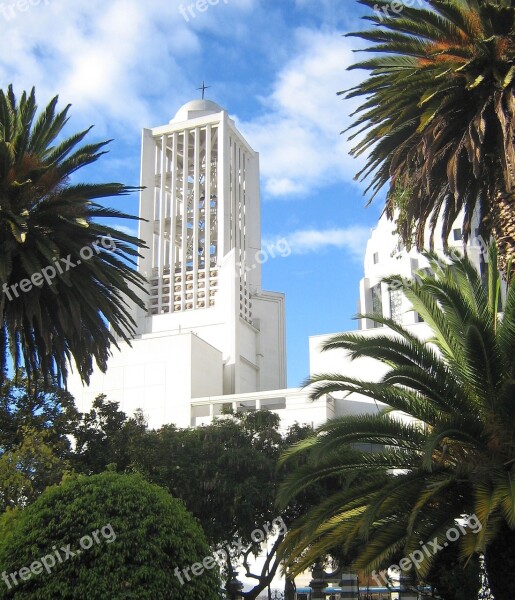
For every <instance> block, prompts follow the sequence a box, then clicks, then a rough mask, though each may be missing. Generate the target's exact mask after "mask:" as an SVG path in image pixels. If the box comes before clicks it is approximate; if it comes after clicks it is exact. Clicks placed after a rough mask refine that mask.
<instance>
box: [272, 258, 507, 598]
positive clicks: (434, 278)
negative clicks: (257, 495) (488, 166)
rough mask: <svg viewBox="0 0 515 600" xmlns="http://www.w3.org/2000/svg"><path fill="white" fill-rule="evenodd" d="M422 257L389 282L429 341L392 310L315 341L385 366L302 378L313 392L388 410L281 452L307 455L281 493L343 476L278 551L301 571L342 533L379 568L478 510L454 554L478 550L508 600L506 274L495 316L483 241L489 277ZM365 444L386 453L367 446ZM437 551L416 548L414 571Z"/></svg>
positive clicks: (340, 423) (496, 282)
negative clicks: (365, 400) (420, 554)
mask: <svg viewBox="0 0 515 600" xmlns="http://www.w3.org/2000/svg"><path fill="white" fill-rule="evenodd" d="M428 258H429V260H430V265H431V269H432V274H424V273H419V274H418V275H417V278H415V279H404V278H402V277H391V278H388V279H387V282H388V283H389V284H390V285H391V286H395V287H396V288H397V289H400V290H402V292H403V293H404V294H405V295H406V297H407V299H408V300H409V301H410V303H411V304H412V306H413V309H414V310H416V311H417V312H418V313H419V314H420V315H421V316H422V318H423V319H424V322H425V323H426V325H427V326H428V327H429V328H430V329H431V333H432V336H431V339H429V340H427V341H421V340H420V339H419V338H418V337H417V336H416V335H415V334H413V333H412V332H411V331H410V330H408V329H406V328H405V327H403V326H402V325H399V324H398V323H396V322H395V321H394V320H392V319H386V318H383V317H381V316H378V315H368V316H367V318H370V319H373V320H375V321H376V322H378V323H380V324H382V325H386V326H388V328H389V329H388V330H383V331H381V330H378V331H377V333H376V334H375V335H367V336H364V335H362V334H361V333H344V334H339V335H337V336H334V337H333V338H332V339H330V340H329V341H328V342H327V343H326V344H325V350H331V349H333V348H336V349H344V350H345V351H347V352H348V353H349V355H350V357H351V358H352V359H357V358H360V357H366V358H368V359H375V360H378V361H380V362H381V363H383V365H384V366H385V367H386V374H385V375H384V376H383V377H382V379H381V380H380V381H365V380H362V379H358V378H355V377H350V376H346V375H339V374H336V373H327V374H320V375H317V376H314V377H313V378H312V379H311V380H310V383H311V384H312V386H313V387H312V388H311V390H312V397H313V398H319V397H321V396H323V395H324V394H326V393H332V394H334V393H341V392H343V393H349V392H352V393H357V394H360V395H364V396H367V397H369V398H373V399H374V400H377V401H380V402H383V403H384V404H385V405H386V408H385V410H384V411H382V412H381V413H378V414H373V415H359V416H350V417H341V418H337V419H334V420H331V421H329V422H328V423H327V424H325V425H323V426H321V427H320V428H319V429H318V431H317V432H316V433H315V434H314V435H313V436H312V437H311V438H310V439H308V440H306V441H303V442H301V443H299V444H297V445H296V446H294V447H293V449H291V450H290V451H289V452H288V454H287V455H286V456H285V460H286V461H288V459H290V460H291V459H295V460H297V457H298V456H299V455H301V456H302V455H306V456H307V462H306V464H305V465H304V466H302V467H301V468H299V469H298V470H297V472H296V473H294V474H293V475H292V476H290V477H288V478H287V479H286V482H285V484H284V486H283V487H282V489H281V493H280V498H281V500H282V501H283V502H288V501H290V500H291V498H292V497H295V495H296V494H297V493H298V492H299V491H302V490H304V489H309V487H310V486H311V485H318V484H319V482H320V480H323V479H325V478H327V477H329V476H331V477H335V476H338V477H341V478H342V480H343V481H344V485H343V486H338V487H336V488H334V490H333V492H332V493H331V494H330V495H329V496H328V497H327V498H326V499H325V500H324V501H323V502H321V503H319V505H318V506H316V507H315V508H313V509H311V510H309V511H308V512H307V514H306V515H305V516H304V517H301V518H300V519H299V520H298V521H297V523H296V524H295V526H294V527H293V530H292V531H291V532H290V534H289V536H288V538H287V539H286V543H285V546H284V548H283V552H284V556H285V557H286V558H287V559H288V561H289V562H294V561H295V560H297V562H296V563H295V564H294V570H295V571H296V572H300V571H302V569H303V568H307V567H309V565H310V564H312V563H313V562H314V560H316V558H317V557H318V556H321V555H324V554H325V553H326V552H328V551H329V550H330V548H331V547H332V546H334V545H336V544H337V543H339V544H340V545H342V546H343V548H344V549H345V550H347V551H356V549H357V558H356V560H355V561H354V565H355V567H356V568H357V569H358V570H361V569H365V570H369V571H372V570H373V569H384V568H385V567H388V566H389V565H390V564H392V562H393V561H394V560H395V558H396V557H397V556H398V555H399V553H400V554H401V555H402V556H404V557H408V556H409V555H410V553H412V552H414V551H416V550H419V549H420V541H423V542H427V541H429V540H433V539H434V538H438V541H439V542H440V543H444V542H445V541H446V534H447V532H448V531H449V530H450V529H451V528H453V527H455V526H456V522H457V520H458V519H462V518H463V516H464V515H468V516H474V519H473V522H472V527H469V528H468V529H466V534H462V535H460V536H459V538H460V539H459V542H455V543H457V544H459V546H460V551H461V558H462V559H463V560H466V559H471V558H473V557H474V556H475V555H476V554H477V553H486V559H487V560H486V567H487V571H488V575H489V578H490V585H491V588H492V591H493V593H494V595H495V596H496V600H511V598H512V596H513V589H514V588H515V578H514V577H515V576H514V573H515V569H513V568H511V567H512V562H510V560H504V559H502V558H501V557H502V555H503V552H508V550H507V548H508V547H510V546H511V547H512V544H513V540H514V536H515V486H514V484H513V479H514V470H513V469H514V461H513V457H514V455H515V442H514V440H515V385H514V381H515V283H512V284H511V285H509V286H508V289H507V292H506V298H505V302H504V303H503V308H504V314H503V315H501V314H499V313H498V307H499V294H500V291H501V281H500V276H499V273H498V270H497V268H496V264H497V262H496V259H497V255H496V252H495V248H494V247H493V246H492V247H491V248H490V254H489V263H488V265H489V269H488V271H489V272H488V278H487V279H488V283H485V282H484V281H483V279H482V278H481V276H480V274H479V273H478V272H476V270H475V269H474V267H473V265H472V263H471V262H470V261H469V260H468V259H466V258H459V257H456V256H454V257H449V258H448V261H449V262H448V263H447V261H441V260H439V259H437V257H436V256H434V255H428ZM399 413H404V414H405V415H408V416H409V417H411V419H410V422H406V419H405V418H401V416H400V414H399ZM362 444H375V445H377V446H379V447H380V446H383V449H382V450H380V451H378V452H374V453H371V452H364V451H360V450H359V449H358V448H359V445H362ZM356 446H357V447H356ZM437 555H438V553H437V552H436V553H432V554H431V556H430V557H424V560H423V561H422V562H421V563H420V564H419V566H418V569H417V572H418V574H419V576H420V577H422V578H425V577H426V576H427V575H428V573H429V571H430V570H431V568H432V567H433V565H434V564H435V560H436V559H437ZM512 555H513V553H512V552H511V554H510V557H511V556H512ZM490 557H491V560H490ZM494 557H495V558H494ZM506 589H511V592H509V593H508V592H506V591H503V590H506Z"/></svg>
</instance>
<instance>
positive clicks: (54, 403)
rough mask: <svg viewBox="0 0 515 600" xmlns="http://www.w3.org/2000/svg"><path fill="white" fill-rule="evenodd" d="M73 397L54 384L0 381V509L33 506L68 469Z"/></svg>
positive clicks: (20, 379) (73, 426)
mask: <svg viewBox="0 0 515 600" xmlns="http://www.w3.org/2000/svg"><path fill="white" fill-rule="evenodd" d="M78 419H79V413H78V412H77V410H76V408H75V405H74V402H73V398H72V397H71V395H70V394H69V393H68V392H66V391H64V390H62V389H60V388H59V387H58V386H57V384H55V383H53V384H51V385H48V386H47V387H46V388H44V386H43V381H42V380H40V381H32V382H29V381H27V379H26V378H24V377H23V375H22V374H20V375H19V376H18V378H17V382H15V381H13V380H4V382H3V384H2V385H1V387H0V511H1V510H4V509H5V508H7V507H11V508H12V507H23V506H25V505H26V504H30V503H31V502H33V501H34V500H35V499H36V498H37V497H38V496H39V495H40V494H41V493H42V492H43V491H44V490H45V488H46V487H47V486H49V485H53V484H56V483H59V482H60V481H61V478H62V476H63V474H64V473H65V472H66V471H67V470H69V469H70V468H71V465H70V459H71V456H72V450H71V444H70V438H69V436H70V435H71V434H72V433H74V432H75V429H76V426H77V423H78Z"/></svg>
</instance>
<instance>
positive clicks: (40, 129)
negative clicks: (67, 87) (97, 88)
mask: <svg viewBox="0 0 515 600" xmlns="http://www.w3.org/2000/svg"><path fill="white" fill-rule="evenodd" d="M57 101H58V98H57V97H56V98H54V99H53V100H52V101H51V102H50V103H49V104H48V106H47V107H46V108H45V109H44V110H43V111H41V112H40V114H39V116H37V117H36V112H37V105H36V98H35V92H34V89H32V91H31V92H30V94H27V93H25V92H24V93H23V94H22V96H21V98H20V99H19V102H18V101H17V99H16V97H15V95H14V92H13V88H12V86H10V87H9V89H8V91H7V93H4V92H3V91H0V288H1V289H0V315H1V329H0V378H1V377H2V376H4V371H5V370H6V366H7V365H9V364H10V359H9V357H11V358H12V360H13V362H14V367H15V368H16V369H18V368H19V367H20V366H23V367H24V368H25V370H26V372H27V373H28V375H29V376H32V377H34V379H35V378H36V376H37V374H38V373H39V374H41V375H42V376H44V377H46V378H47V380H50V379H52V378H53V377H54V376H56V377H57V378H58V379H59V380H64V381H65V380H66V374H67V371H68V369H69V365H70V362H71V361H72V360H73V361H74V362H75V364H76V366H77V371H78V373H79V374H80V376H81V378H82V380H83V381H86V382H87V381H88V377H89V375H90V374H91V372H92V369H93V361H96V363H97V365H98V366H99V367H100V368H101V369H103V370H105V368H106V362H107V359H108V356H109V348H110V345H111V344H115V345H116V339H117V337H116V336H119V337H120V338H122V339H124V340H127V341H128V340H129V339H130V337H131V335H132V333H133V331H134V321H133V319H132V317H131V314H130V311H129V304H130V303H136V304H138V305H139V306H143V304H142V301H141V300H140V299H139V297H138V293H139V292H140V291H142V290H143V289H144V280H143V278H142V277H141V276H140V275H139V274H138V273H137V272H136V271H135V270H134V268H133V266H131V263H132V264H134V260H135V258H136V257H137V256H138V248H142V247H143V246H144V245H143V242H142V241H141V240H139V239H137V238H135V237H133V236H130V235H126V234H124V233H121V232H120V231H118V230H116V229H114V228H113V227H109V226H107V225H103V224H100V223H99V222H97V221H96V219H97V218H102V219H103V218H106V217H113V218H116V219H126V218H136V217H130V216H129V215H126V214H124V213H122V212H118V211H116V210H113V209H109V208H105V207H103V206H102V205H100V204H99V203H98V202H97V200H98V199H100V198H106V197H118V196H124V195H126V194H129V193H130V192H132V191H133V190H134V189H136V188H131V187H127V186H125V185H122V184H120V183H87V184H84V183H71V177H72V175H73V174H74V173H75V172H76V171H77V170H78V169H80V168H81V167H84V166H85V165H88V164H90V163H94V162H95V161H96V160H97V159H98V158H99V157H100V156H101V155H102V154H104V148H105V146H106V144H107V143H108V142H99V143H92V144H86V145H80V144H81V142H82V140H83V139H84V138H85V137H86V135H87V133H88V132H89V129H87V130H86V131H82V132H80V133H76V134H74V135H72V136H71V137H68V138H64V137H63V136H62V130H63V128H64V126H65V124H66V122H67V120H68V116H67V115H68V110H69V106H67V107H66V108H65V109H64V110H62V111H60V112H59V111H57V110H56V107H57ZM80 257H83V258H82V259H81V258H80Z"/></svg>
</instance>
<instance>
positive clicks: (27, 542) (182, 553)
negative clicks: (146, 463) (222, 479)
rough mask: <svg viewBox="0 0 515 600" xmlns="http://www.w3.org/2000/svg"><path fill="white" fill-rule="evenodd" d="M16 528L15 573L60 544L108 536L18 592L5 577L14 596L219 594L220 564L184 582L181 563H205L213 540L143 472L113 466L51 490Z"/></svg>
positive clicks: (3, 545) (102, 599) (7, 567)
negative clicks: (176, 571)
mask: <svg viewBox="0 0 515 600" xmlns="http://www.w3.org/2000/svg"><path fill="white" fill-rule="evenodd" d="M1 525H2V523H1V522H0V526H1ZM8 530H9V533H7V534H6V535H3V536H2V539H1V541H0V572H3V571H5V572H6V573H7V574H9V573H11V572H14V571H19V569H20V568H21V567H24V566H30V565H31V564H32V563H33V562H34V561H38V560H40V559H41V558H42V557H44V556H46V555H50V554H52V553H53V552H54V551H53V547H54V546H55V548H56V549H58V550H59V549H60V548H61V547H66V546H67V545H68V544H70V545H71V548H70V549H71V550H72V551H74V552H75V551H76V550H77V549H81V545H80V541H81V540H82V538H83V537H84V536H90V537H92V534H93V532H94V531H99V533H98V534H97V537H98V539H99V540H100V541H99V543H96V542H95V541H94V540H93V542H94V543H93V544H92V546H91V548H90V549H82V551H81V553H80V555H76V556H75V557H73V558H69V559H68V560H66V561H64V562H62V564H59V561H58V560H56V566H55V568H53V569H52V570H51V573H50V574H48V573H47V572H43V573H41V574H39V575H32V576H31V578H30V579H29V580H28V581H25V582H22V583H20V584H19V585H18V586H14V585H12V589H11V590H10V591H9V590H8V588H7V586H6V584H5V583H4V582H0V598H5V599H6V600H7V599H12V600H24V599H27V600H49V599H50V598H66V599H70V600H74V599H76V600H84V598H90V599H92V600H106V599H109V600H122V599H123V600H126V599H133V600H145V599H148V600H200V599H202V600H218V598H219V595H218V590H219V587H220V582H219V579H218V575H217V572H216V569H214V570H210V571H206V572H205V573H204V574H203V575H201V576H199V577H193V578H192V580H191V582H189V583H187V582H186V583H185V585H184V586H181V584H180V582H179V579H178V578H177V577H176V576H175V575H174V569H175V568H176V567H179V570H182V569H183V568H185V567H189V566H191V565H192V564H193V563H196V562H202V560H203V559H204V557H206V556H209V555H210V553H211V552H210V549H209V546H208V545H207V543H206V540H205V537H204V534H203V532H202V530H201V528H200V526H199V525H198V524H197V523H196V522H195V520H194V519H193V518H192V517H191V515H190V514H189V513H188V512H187V511H186V509H185V508H184V506H183V504H182V503H181V502H180V501H178V500H176V499H174V498H172V497H171V496H170V495H169V494H168V493H167V492H166V491H165V490H163V489H162V488H160V487H158V486H156V485H152V484H149V483H148V482H146V481H145V480H144V479H143V478H142V477H141V476H139V475H119V474H116V473H113V472H108V473H103V474H101V475H95V476H91V477H80V478H78V479H74V480H69V481H67V482H66V483H64V484H62V485H61V486H59V487H53V488H49V489H48V490H47V491H46V492H45V493H44V494H43V495H42V496H41V497H40V498H39V499H38V500H37V501H36V502H35V503H34V504H33V505H31V506H30V507H28V508H27V509H25V510H24V511H22V512H21V513H19V515H18V516H17V517H16V518H15V521H14V525H13V523H12V522H11V523H10V524H9V528H8ZM92 539H93V538H92ZM61 554H62V556H66V554H65V553H64V552H61Z"/></svg>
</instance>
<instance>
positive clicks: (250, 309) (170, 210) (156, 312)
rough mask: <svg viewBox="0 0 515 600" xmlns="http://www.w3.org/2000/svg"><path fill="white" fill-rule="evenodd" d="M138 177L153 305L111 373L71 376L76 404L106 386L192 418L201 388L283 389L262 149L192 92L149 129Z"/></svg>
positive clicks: (204, 393) (130, 408)
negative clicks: (84, 380)
mask: <svg viewBox="0 0 515 600" xmlns="http://www.w3.org/2000/svg"><path fill="white" fill-rule="evenodd" d="M141 185H142V186H144V189H143V191H142V192H141V197H140V217H142V218H143V219H144V221H141V222H140V229H139V237H140V238H142V239H143V240H145V242H146V243H147V246H148V247H149V249H148V250H147V251H146V252H145V254H144V256H143V258H142V259H140V261H139V264H138V270H139V271H140V272H141V273H143V274H144V275H145V277H146V278H147V279H148V281H149V296H148V301H147V302H148V305H147V310H146V311H145V312H143V311H141V309H135V319H136V322H137V336H136V339H135V340H134V341H133V342H132V348H130V347H128V346H127V345H126V344H121V351H120V352H118V351H117V350H116V349H115V350H113V357H112V358H111V359H110V361H109V365H108V371H107V373H106V374H105V375H104V374H102V373H100V372H95V373H94V375H93V376H92V379H91V383H90V386H89V387H88V388H83V387H82V385H81V384H80V382H78V381H77V380H76V379H75V378H72V379H71V381H70V385H69V387H70V391H71V392H72V393H73V394H74V396H75V398H76V399H77V403H78V407H79V409H82V410H87V409H88V407H89V406H90V405H91V402H92V401H93V399H94V398H95V397H96V396H97V395H98V394H100V393H102V394H106V395H107V397H108V399H109V400H113V401H117V402H120V406H121V409H122V410H124V411H125V412H126V413H128V414H132V413H133V412H134V410H136V409H137V408H142V409H143V411H144V413H145V414H146V416H147V417H148V418H149V422H150V425H151V426H159V425H161V424H164V423H175V424H177V425H179V426H183V427H185V426H189V425H190V424H191V402H192V400H193V399H195V398H200V397H203V398H205V397H212V396H217V397H218V396H223V395H229V394H245V393H250V392H261V391H266V390H274V389H281V388H284V387H285V385H286V350H285V324H284V296H283V295H282V294H279V293H274V292H265V291H263V290H262V289H261V264H260V260H259V251H260V249H261V222H260V188H259V156H258V154H257V153H256V152H254V150H252V148H251V147H250V146H249V144H248V143H247V142H246V141H245V139H244V138H243V136H242V135H241V133H240V132H239V131H238V130H237V129H236V127H235V124H234V122H233V121H232V120H231V119H230V117H229V116H228V114H227V113H226V112H225V111H224V110H223V109H222V108H221V107H220V106H218V105H217V104H215V103H214V102H211V101H209V100H193V101H192V102H189V103H187V104H185V105H184V106H183V107H182V108H180V110H179V111H178V112H177V114H176V115H175V117H174V118H173V119H172V120H171V121H170V123H168V124H167V125H164V126H162V127H157V128H154V129H145V130H144V131H143V142H142V160H141Z"/></svg>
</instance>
